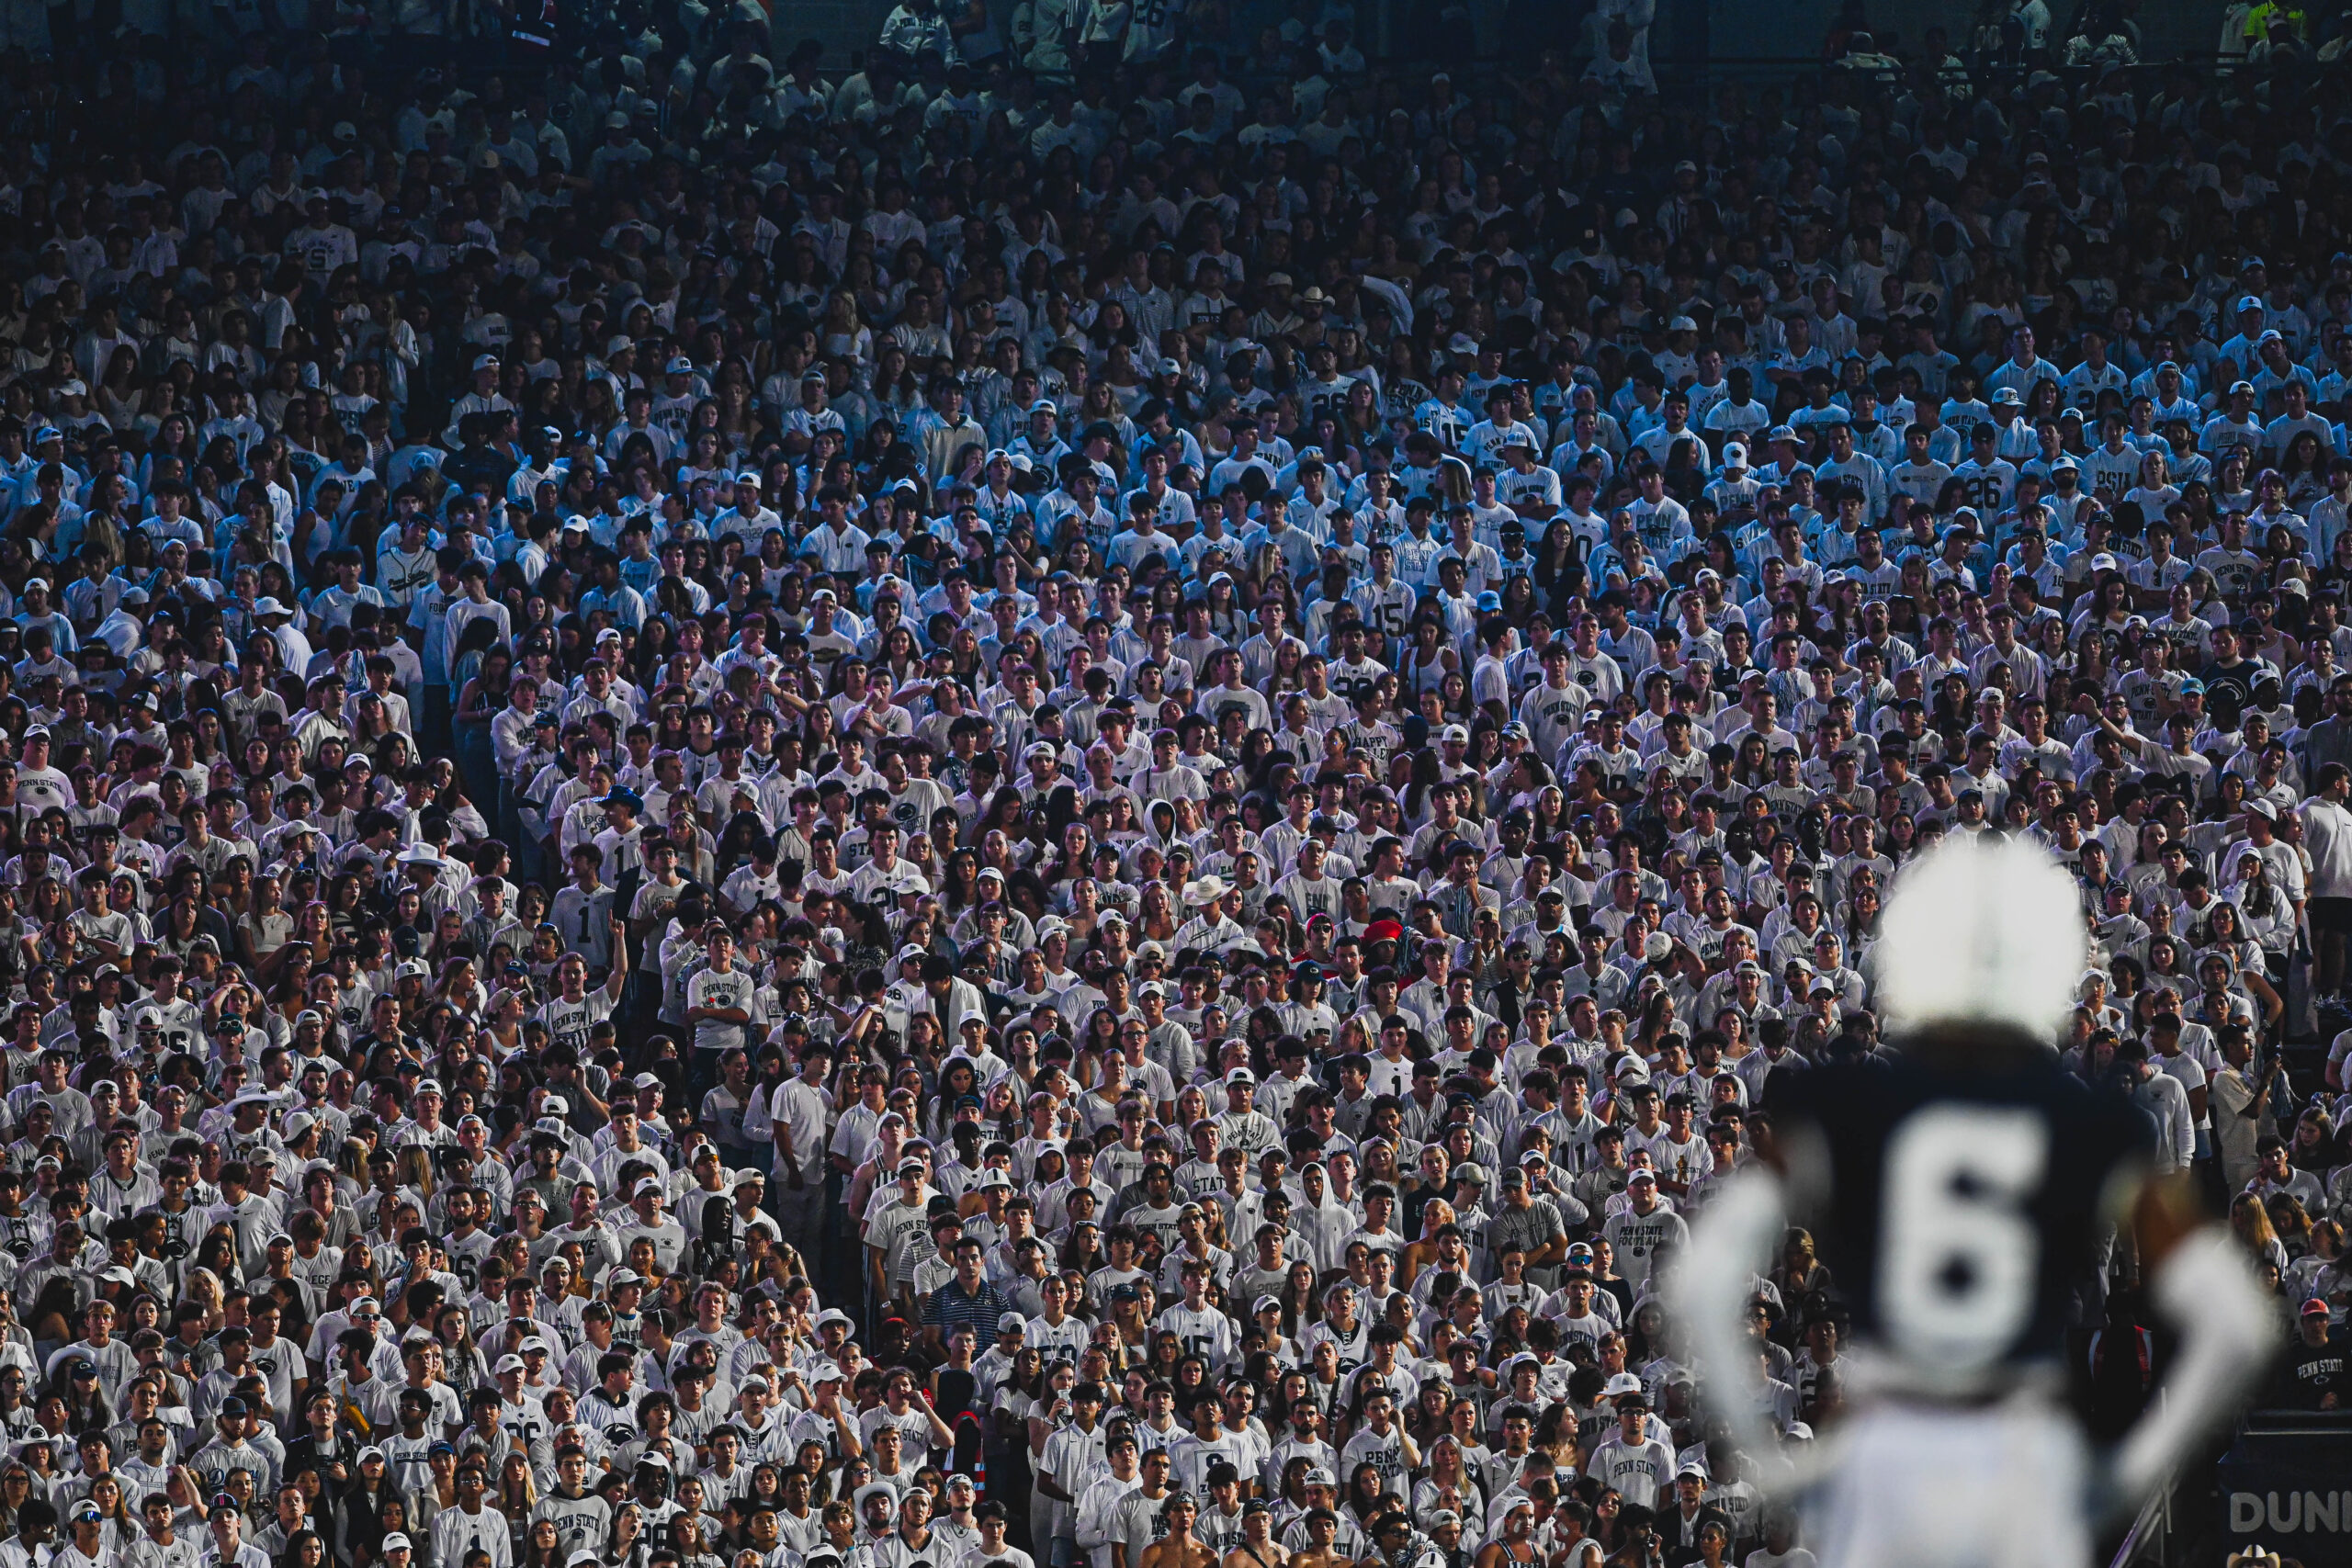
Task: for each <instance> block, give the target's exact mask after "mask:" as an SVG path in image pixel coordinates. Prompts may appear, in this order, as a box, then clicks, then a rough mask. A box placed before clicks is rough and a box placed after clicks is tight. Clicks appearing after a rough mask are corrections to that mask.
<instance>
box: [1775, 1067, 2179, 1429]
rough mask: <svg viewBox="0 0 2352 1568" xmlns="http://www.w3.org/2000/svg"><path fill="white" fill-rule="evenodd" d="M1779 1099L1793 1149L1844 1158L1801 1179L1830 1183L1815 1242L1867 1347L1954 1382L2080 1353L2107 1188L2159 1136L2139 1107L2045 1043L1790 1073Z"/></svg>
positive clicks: (1945, 1383)
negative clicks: (2081, 1289)
mask: <svg viewBox="0 0 2352 1568" xmlns="http://www.w3.org/2000/svg"><path fill="white" fill-rule="evenodd" d="M1988 1055H1990V1054H1988ZM1989 1065H1990V1064H1989V1063H1988V1066H1989ZM1765 1098H1766V1100H1767V1103H1768V1105H1770V1108H1771V1110H1772V1113H1773V1124H1774V1128H1775V1131H1776V1133H1777V1134H1778V1135H1779V1137H1780V1138H1781V1141H1782V1144H1783V1146H1784V1147H1786V1148H1788V1149H1790V1150H1791V1152H1792V1157H1798V1158H1802V1157H1804V1156H1802V1154H1801V1153H1800V1151H1802V1150H1803V1149H1804V1148H1806V1147H1813V1148H1816V1149H1818V1150H1819V1151H1820V1154H1821V1156H1822V1157H1826V1160H1827V1162H1828V1169H1827V1171H1826V1172H1813V1173H1802V1174H1800V1173H1792V1174H1800V1186H1801V1187H1802V1186H1803V1185H1804V1180H1803V1175H1811V1176H1813V1177H1815V1178H1817V1180H1815V1182H1813V1183H1812V1185H1814V1186H1815V1188H1816V1190H1817V1191H1818V1193H1819V1197H1818V1200H1817V1201H1816V1202H1815V1205H1814V1213H1815V1214H1816V1215H1817V1216H1818V1221H1819V1223H1818V1224H1816V1226H1815V1232H1814V1239H1815V1249H1816V1252H1817V1253H1818V1255H1819V1257H1820V1259H1821V1261H1822V1262H1824V1263H1826V1264H1827V1265H1828V1266H1829V1269H1831V1271H1832V1273H1833V1275H1834V1276H1835V1279H1836V1280H1837V1284H1838V1289H1839V1291H1840V1292H1841V1293H1842V1294H1843V1295H1844V1296H1845V1297H1846V1298H1847V1301H1848V1302H1849V1305H1850V1307H1851V1309H1852V1313H1853V1322H1854V1330H1855V1335H1856V1339H1857V1342H1858V1344H1859V1345H1861V1346H1865V1347H1868V1348H1871V1349H1872V1350H1875V1351H1877V1352H1880V1353H1882V1354H1884V1355H1886V1356H1888V1357H1890V1358H1892V1359H1894V1361H1895V1362H1896V1363H1898V1364H1899V1365H1901V1366H1903V1367H1904V1368H1905V1370H1906V1371H1907V1372H1908V1373H1910V1374H1911V1377H1910V1378H1909V1379H1907V1380H1906V1381H1916V1382H1920V1383H1924V1384H1928V1385H1930V1386H1937V1387H1945V1388H1958V1387H1962V1386H1964V1385H1968V1384H1971V1383H1974V1382H1981V1381H1982V1380H1984V1379H1985V1378H1986V1377H1987V1376H1988V1374H1995V1373H1997V1372H2000V1371H2005V1370H2008V1369H2014V1368H2017V1367H2019V1366H2021V1365H2024V1364H2027V1363H2031V1362H2038V1361H2045V1360H2052V1359H2057V1358H2058V1357H2059V1356H2060V1355H2061V1354H2062V1353H2063V1350H2064V1337H2065V1330H2066V1321H2067V1309H2068V1305H2069V1303H2070V1302H2071V1301H2072V1299H2073V1298H2074V1295H2075V1289H2076V1287H2077V1285H2078V1284H2079V1283H2080V1282H2081V1281H2082V1280H2083V1279H2084V1277H2085V1275H2086V1272H2087V1271H2088V1270H2089V1269H2091V1268H2092V1267H2093V1262H2094V1259H2093V1247H2094V1243H2095V1241H2096V1239H2097V1237H2098V1234H2099V1230H2100V1223H2101V1221H2100V1211H2101V1196H2102V1194H2103V1193H2104V1192H2105V1191H2106V1190H2107V1189H2108V1186H2109V1182H2110V1181H2111V1180H2113V1179H2115V1178H2116V1177H2117V1176H2118V1175H2119V1174H2120V1173H2127V1172H2129V1171H2130V1170H2131V1168H2133V1166H2134V1165H2135V1164H2136V1163H2137V1162H2138V1161H2139V1160H2140V1159H2141V1158H2142V1157H2143V1156H2144V1155H2145V1154H2146V1152H2147V1151H2148V1150H2149V1149H2150V1147H2151V1145H2152V1142H2153V1134H2152V1131H2151V1129H2150V1127H2149V1124H2148V1122H2147V1120H2146V1118H2145V1117H2144V1116H2143V1114H2142V1113H2141V1112H2140V1111H2139V1110H2138V1109H2137V1108H2135V1107H2134V1106H2133V1105H2131V1102H2130V1101H2128V1100H2123V1099H2121V1098H2120V1097H2117V1096H2115V1095H2111V1094H2101V1093H2098V1092H2096V1091H2094V1090H2093V1089H2089V1088H2088V1087H2086V1085H2084V1084H2083V1083H2082V1081H2081V1080H2080V1079H2078V1078H2075V1077H2073V1076H2072V1075H2071V1074H2068V1073H2067V1072H2065V1071H2064V1070H2063V1069H2062V1068H2061V1067H2060V1066H2058V1063H2057V1061H2056V1059H2055V1058H2054V1057H2049V1056H2046V1055H2038V1054H2037V1055H2034V1056H2033V1057H2031V1058H2025V1057H2023V1056H2014V1057H2012V1056H2002V1057H2000V1058H1999V1065H1998V1066H1992V1069H1991V1070H1987V1071H1962V1070H1953V1069H1951V1068H1949V1067H1945V1066H1940V1065H1929V1064H1927V1063H1923V1062H1921V1061H1919V1060H1917V1059H1914V1058H1912V1057H1910V1056H1907V1055H1906V1056H1904V1057H1902V1058H1899V1059H1898V1060H1897V1061H1896V1062H1895V1063H1894V1065H1893V1066H1887V1065H1885V1064H1884V1063H1883V1062H1879V1063H1872V1064H1871V1065H1867V1066H1860V1065H1840V1066H1830V1067H1825V1068H1821V1069H1819V1070H1816V1071H1814V1072H1808V1073H1793V1074H1781V1073H1775V1074H1773V1075H1772V1077H1771V1078H1770V1081H1769V1083H1768V1086H1767V1089H1766V1094H1765ZM1808 1130H1810V1131H1812V1132H1814V1133H1817V1134H1818V1138H1817V1140H1815V1138H1812V1137H1808V1136H1807V1135H1806V1133H1807V1131H1808Z"/></svg>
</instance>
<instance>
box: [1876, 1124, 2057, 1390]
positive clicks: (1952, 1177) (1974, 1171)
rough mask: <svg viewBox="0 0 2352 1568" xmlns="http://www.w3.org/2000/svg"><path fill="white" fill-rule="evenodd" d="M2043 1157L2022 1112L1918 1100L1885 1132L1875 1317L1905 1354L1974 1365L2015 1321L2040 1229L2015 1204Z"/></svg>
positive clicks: (2045, 1141) (2019, 1325)
mask: <svg viewBox="0 0 2352 1568" xmlns="http://www.w3.org/2000/svg"><path fill="white" fill-rule="evenodd" d="M2049 1157H2050V1134H2049V1130H2048V1127H2047V1126H2046V1124H2045V1123H2044V1122H2042V1120H2041V1117H2039V1116H2037V1115H2035V1114H2033V1113H2032V1112H2031V1111H2004V1110H1996V1109H1992V1108H1989V1107H1983V1106H1951V1105H1948V1106H1935V1107H1929V1108H1927V1109H1924V1110H1922V1111H1918V1112H1917V1113H1916V1114H1914V1115H1912V1116H1911V1117H1909V1118H1908V1119H1906V1120H1905V1122H1903V1124H1902V1125H1901V1126H1899V1127H1898V1128H1896V1130H1895V1133H1894V1137H1893V1138H1891V1139H1890V1140H1889V1141H1888V1145H1887V1151H1886V1186H1885V1202H1886V1207H1885V1209H1884V1211H1883V1214H1882V1216H1881V1219H1880V1225H1881V1232H1880V1236H1879V1279H1878V1297H1879V1316H1880V1318H1881V1320H1882V1323H1883V1326H1884V1328H1885V1330H1886V1334H1887V1337H1888V1339H1889V1340H1890V1341H1891V1342H1892V1343H1893V1345H1894V1348H1896V1349H1897V1350H1898V1351H1900V1352H1901V1353H1902V1354H1903V1355H1904V1356H1905V1357H1906V1358H1908V1359H1911V1360H1912V1361H1913V1362H1914V1363H1915V1364H1916V1365H1917V1366H1920V1367H1923V1368H1939V1369H1941V1370H1943V1371H1946V1372H1961V1373H1965V1372H1973V1371H1982V1370H1983V1369H1985V1368H1986V1367H1988V1366H1990V1365H1991V1364H1993V1363H1994V1362H1995V1361H1996V1360H1997V1359H2000V1357H2001V1355H2002V1354H2003V1353H2004V1352H2005V1351H2007V1349H2008V1348H2009V1347H2010V1346H2011V1345H2012V1344H2014V1343H2015V1342H2016V1340H2017V1337H2018V1335H2019V1334H2021V1333H2023V1332H2024V1330H2025V1327H2026V1325H2027V1323H2028V1322H2029V1320H2030V1318H2031V1317H2032V1314H2033V1295H2034V1278H2035V1275H2036V1274H2037V1272H2038V1271H2039V1269H2040V1267H2041V1240H2040V1238H2039V1236H2038V1235H2036V1234H2035V1231H2034V1227H2033V1224H2032V1223H2031V1222H2030V1220H2028V1219H2027V1218H2026V1216H2025V1215H2024V1213H2022V1212H2021V1210H2022V1206H2023V1204H2024V1201H2025V1200H2026V1198H2027V1197H2028V1195H2029V1194H2030V1192H2031V1191H2032V1190H2033V1188H2034V1186H2035V1185H2036V1184H2037V1183H2038V1182H2039V1181H2040V1180H2041V1175H2042V1171H2043V1169H2044V1168H2046V1166H2047V1165H2048V1163H2049Z"/></svg>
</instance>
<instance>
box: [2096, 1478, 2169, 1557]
mask: <svg viewBox="0 0 2352 1568" xmlns="http://www.w3.org/2000/svg"><path fill="white" fill-rule="evenodd" d="M2172 1483H2173V1478H2172V1477H2171V1476H2169V1475H2167V1476H2165V1480H2164V1484H2163V1485H2161V1486H2159V1487H2157V1488H2156V1494H2155V1495H2154V1496H2153V1497H2150V1498H2149V1499H2148V1501H2147V1504H2146V1506H2144V1507H2143V1508H2142V1509H2141V1510H2140V1516H2139V1517H2137V1518H2135V1519H2133V1520H2132V1521H2131V1529H2130V1530H2129V1531H2128V1532H2126V1534H2125V1535H2124V1537H2123V1544H2122V1545H2121V1546H2120V1547H2118V1548H2116V1551H2115V1557H2114V1559H2113V1560H2112V1561H2111V1562H2109V1563H2108V1568H2131V1564H2132V1563H2134V1562H2138V1561H2139V1560H2140V1558H2141V1555H2142V1553H2143V1552H2144V1551H2150V1550H2151V1549H2153V1550H2154V1551H2155V1552H2156V1553H2159V1554H2160V1553H2162V1551H2164V1549H2165V1543H2166V1542H2168V1541H2169V1540H2171V1539H2172Z"/></svg>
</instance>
